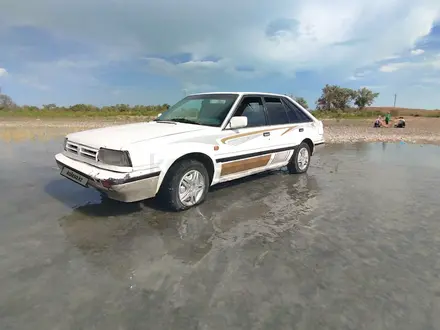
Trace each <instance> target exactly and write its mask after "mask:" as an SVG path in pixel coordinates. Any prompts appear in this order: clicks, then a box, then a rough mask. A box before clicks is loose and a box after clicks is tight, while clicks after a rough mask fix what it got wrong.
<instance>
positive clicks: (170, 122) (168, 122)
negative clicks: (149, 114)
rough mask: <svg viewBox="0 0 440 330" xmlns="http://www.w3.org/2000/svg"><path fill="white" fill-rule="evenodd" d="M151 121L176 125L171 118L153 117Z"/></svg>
mask: <svg viewBox="0 0 440 330" xmlns="http://www.w3.org/2000/svg"><path fill="white" fill-rule="evenodd" d="M153 121H155V122H156V123H164V124H173V125H176V122H174V121H172V120H161V119H159V118H156V119H153Z"/></svg>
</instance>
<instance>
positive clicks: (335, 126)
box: [0, 117, 440, 145]
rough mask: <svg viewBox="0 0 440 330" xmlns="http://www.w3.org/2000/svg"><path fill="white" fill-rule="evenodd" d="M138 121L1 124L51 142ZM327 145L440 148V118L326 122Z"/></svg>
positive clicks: (11, 132) (6, 136)
mask: <svg viewBox="0 0 440 330" xmlns="http://www.w3.org/2000/svg"><path fill="white" fill-rule="evenodd" d="M140 120H149V118H136V119H125V120H123V119H112V118H107V119H99V120H96V119H87V118H86V119H84V120H79V119H50V120H49V119H13V118H7V119H2V120H1V121H0V139H1V140H4V141H19V140H20V139H21V140H27V139H46V140H47V139H50V138H52V137H60V138H61V137H62V136H63V135H65V134H66V133H69V132H76V131H81V130H86V129H90V128H96V127H104V126H110V125H119V124H124V123H128V122H133V121H140ZM323 122H324V128H325V138H326V141H327V143H345V142H398V141H404V142H407V143H429V144H436V145H438V144H440V118H421V117H408V118H406V122H407V127H406V128H404V129H400V128H379V129H378V128H373V127H372V122H373V120H372V119H341V120H337V119H330V120H329V119H327V120H323Z"/></svg>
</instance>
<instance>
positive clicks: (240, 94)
mask: <svg viewBox="0 0 440 330" xmlns="http://www.w3.org/2000/svg"><path fill="white" fill-rule="evenodd" d="M214 94H218V95H222V94H229V95H231V94H236V95H239V96H242V95H243V96H244V95H263V96H278V97H280V96H286V95H285V94H277V93H266V92H206V93H194V94H189V95H188V96H194V95H214Z"/></svg>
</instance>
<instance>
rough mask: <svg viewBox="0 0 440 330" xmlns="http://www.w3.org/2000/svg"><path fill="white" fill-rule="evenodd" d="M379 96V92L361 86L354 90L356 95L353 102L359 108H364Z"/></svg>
mask: <svg viewBox="0 0 440 330" xmlns="http://www.w3.org/2000/svg"><path fill="white" fill-rule="evenodd" d="M378 96H379V93H373V91H371V90H369V89H368V88H365V87H363V88H361V89H358V90H357V91H356V96H355V100H354V104H355V105H356V106H357V107H358V108H359V109H360V110H362V109H364V108H365V107H369V106H370V105H372V104H373V102H374V99H375V98H376V97H378Z"/></svg>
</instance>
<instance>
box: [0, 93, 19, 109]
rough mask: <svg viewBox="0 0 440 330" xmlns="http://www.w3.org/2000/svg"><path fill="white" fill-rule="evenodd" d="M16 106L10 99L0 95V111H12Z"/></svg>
mask: <svg viewBox="0 0 440 330" xmlns="http://www.w3.org/2000/svg"><path fill="white" fill-rule="evenodd" d="M16 107H17V105H16V104H15V102H14V101H13V100H12V98H11V97H10V96H8V95H6V94H0V110H3V109H6V110H9V109H13V108H16Z"/></svg>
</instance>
